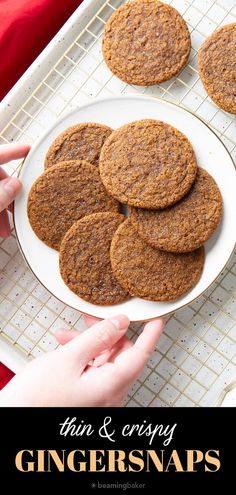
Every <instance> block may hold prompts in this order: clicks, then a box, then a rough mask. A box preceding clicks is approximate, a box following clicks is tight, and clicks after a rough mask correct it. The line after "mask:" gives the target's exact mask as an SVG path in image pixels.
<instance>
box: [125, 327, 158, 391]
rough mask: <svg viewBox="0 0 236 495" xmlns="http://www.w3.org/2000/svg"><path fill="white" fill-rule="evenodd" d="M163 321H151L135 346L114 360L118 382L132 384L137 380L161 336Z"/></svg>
mask: <svg viewBox="0 0 236 495" xmlns="http://www.w3.org/2000/svg"><path fill="white" fill-rule="evenodd" d="M163 328H164V320H163V319H160V320H153V321H150V322H149V323H147V324H146V325H145V327H144V329H143V332H142V333H141V335H140V336H139V337H138V339H137V340H136V342H135V344H134V345H133V346H132V347H131V348H130V349H128V350H126V351H125V352H123V353H121V354H120V355H119V356H118V357H117V359H116V365H117V366H118V369H119V373H120V380H125V381H126V382H129V381H130V382H132V381H134V380H136V378H138V376H139V375H140V374H141V372H142V370H143V368H144V367H145V365H146V363H147V362H148V360H149V358H150V356H151V355H152V352H153V351H154V348H155V346H156V344H157V342H158V340H159V338H160V336H161V334H162V331H163Z"/></svg>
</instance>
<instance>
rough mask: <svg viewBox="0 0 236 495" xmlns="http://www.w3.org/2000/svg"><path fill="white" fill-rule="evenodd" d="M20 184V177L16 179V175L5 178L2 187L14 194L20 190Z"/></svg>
mask: <svg viewBox="0 0 236 495" xmlns="http://www.w3.org/2000/svg"><path fill="white" fill-rule="evenodd" d="M19 185H20V181H19V179H16V178H14V177H8V178H7V179H4V180H3V181H2V187H3V188H4V189H5V191H6V192H7V193H8V194H10V195H11V196H14V195H15V193H16V192H17V191H18V190H19Z"/></svg>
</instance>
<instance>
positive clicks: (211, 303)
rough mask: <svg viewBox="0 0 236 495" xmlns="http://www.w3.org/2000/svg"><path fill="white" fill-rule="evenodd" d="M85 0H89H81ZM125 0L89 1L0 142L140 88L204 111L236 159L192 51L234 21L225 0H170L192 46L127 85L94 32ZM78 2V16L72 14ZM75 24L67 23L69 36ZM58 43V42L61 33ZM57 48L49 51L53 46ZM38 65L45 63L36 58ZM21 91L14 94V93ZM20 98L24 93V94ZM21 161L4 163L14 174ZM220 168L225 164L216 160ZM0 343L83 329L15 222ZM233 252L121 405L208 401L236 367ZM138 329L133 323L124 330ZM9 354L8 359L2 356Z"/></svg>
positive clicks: (4, 258)
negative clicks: (169, 70)
mask: <svg viewBox="0 0 236 495" xmlns="http://www.w3.org/2000/svg"><path fill="white" fill-rule="evenodd" d="M88 1H89V0H87V3H88ZM123 3H125V2H124V1H122V0H106V1H99V2H97V1H96V0H94V1H93V0H91V2H90V5H91V11H92V7H93V11H94V7H95V4H96V6H97V11H96V13H95V15H92V16H91V18H90V19H89V21H88V24H87V26H86V27H85V28H84V29H83V30H82V31H80V32H78V31H77V33H76V36H75V35H73V36H74V40H73V42H72V44H71V45H70V46H69V47H68V46H66V45H65V51H64V52H63V54H62V56H60V58H59V57H58V56H56V55H55V56H54V59H53V60H52V61H51V62H50V63H51V66H50V70H48V71H47V73H46V76H45V77H43V78H40V80H39V78H38V80H37V70H39V69H40V67H38V68H37V67H36V68H35V71H34V72H35V73H34V76H35V79H36V80H37V85H34V87H33V88H31V87H28V88H27V90H28V94H30V96H29V97H27V98H25V101H24V102H23V104H22V105H20V107H19V108H18V107H17V103H16V102H15V105H14V112H13V115H12V118H11V119H10V120H9V122H8V123H7V125H6V126H5V127H4V128H3V129H1V131H0V143H1V144H2V143H8V142H12V141H27V142H31V143H33V142H35V141H36V140H37V139H38V138H39V137H40V136H41V135H42V133H43V132H44V131H45V129H46V128H48V127H49V126H50V125H52V124H53V123H54V122H55V120H56V119H57V118H58V117H59V116H62V115H63V113H64V112H68V110H70V109H74V108H75V107H76V106H80V105H81V104H84V103H86V102H88V101H90V100H91V98H97V97H104V96H111V95H114V94H126V93H136V92H138V93H143V94H147V95H152V96H158V97H160V98H165V99H167V100H169V101H172V102H174V103H177V104H181V105H182V106H185V107H186V108H188V109H190V110H191V111H193V112H195V113H196V115H198V116H199V117H201V118H202V119H204V120H205V121H206V122H207V123H208V124H209V125H210V126H211V127H212V128H213V130H214V131H215V132H216V133H217V135H218V136H219V137H220V138H221V140H222V141H223V143H224V144H225V146H226V147H227V148H228V150H229V152H230V153H231V155H232V157H233V158H234V159H235V158H236V119H235V116H233V115H230V114H228V113H225V112H223V111H222V110H220V109H219V108H217V106H216V105H215V104H214V103H213V102H212V101H211V100H210V99H209V98H208V97H207V94H206V92H205V90H204V88H203V86H202V83H201V81H200V80H199V76H198V71H197V51H198V48H199V47H200V46H201V44H202V43H203V42H204V40H205V38H206V37H207V36H208V35H210V34H211V33H212V32H213V31H214V30H215V29H216V28H217V27H218V26H220V25H223V24H228V23H231V22H236V2H235V1H232V0H217V1H213V0H194V1H186V0H172V1H168V2H166V3H168V4H170V5H172V6H173V7H175V8H177V9H178V11H179V12H180V13H181V14H182V15H183V17H184V18H185V20H186V21H187V23H188V26H189V29H190V32H191V38H192V50H191V56H190V60H189V63H188V65H187V66H186V67H185V68H184V69H183V70H182V72H181V74H180V75H179V76H178V77H176V78H174V79H172V80H170V81H167V82H165V83H163V84H160V85H158V86H153V87H149V88H140V87H136V86H131V85H127V84H125V83H124V82H122V81H120V80H119V79H117V78H116V77H115V76H113V75H112V74H111V72H110V71H109V69H108V68H107V66H106V64H105V62H104V61H103V57H102V51H101V36H102V32H103V28H104V25H105V23H106V21H107V19H108V18H109V16H110V15H111V14H112V13H113V11H114V10H115V9H116V8H117V7H119V6H120V5H122V4H123ZM79 10H80V9H78V19H79ZM72 28H73V29H74V31H73V32H75V31H76V29H75V26H74V25H72V24H71V25H70V23H69V24H68V30H67V36H66V37H69V36H71V32H72ZM60 42H61V43H62V44H63V43H64V44H65V39H64V38H62V39H61V40H60ZM55 52H56V50H55ZM41 63H42V65H43V64H44V62H43V61H41ZM19 96H20V95H19ZM21 100H22V95H21ZM18 167H19V162H14V163H10V164H8V165H7V167H6V169H7V171H8V172H10V173H12V174H14V173H16V172H17V169H18ZM222 167H223V164H222ZM0 270H1V272H0V347H1V346H2V347H4V348H6V349H7V352H8V354H9V357H10V356H13V355H14V358H13V359H12V363H13V366H12V367H13V368H14V369H17V368H19V366H18V365H19V363H21V364H22V362H26V361H27V360H30V359H32V358H35V357H38V356H40V355H41V354H43V353H44V352H47V351H49V350H50V349H54V348H56V346H57V342H56V339H55V336H54V334H55V331H56V330H57V329H58V328H60V327H62V326H63V327H68V328H75V329H78V330H84V329H85V328H86V325H85V322H84V320H83V317H82V315H81V314H80V313H79V312H78V311H74V310H72V309H70V308H69V307H66V306H65V305H64V304H62V303H61V302H59V301H58V300H57V299H55V297H53V296H52V295H50V294H49V293H48V292H47V291H46V290H45V289H44V288H43V287H42V286H41V285H40V284H39V283H38V281H37V280H36V278H35V277H34V275H33V274H32V273H31V271H30V270H29V269H28V268H27V266H26V265H25V263H24V261H23V258H22V256H21V254H20V252H19V250H18V247H17V243H16V239H15V235H14V230H12V234H11V237H10V238H9V239H7V240H2V241H0ZM235 281H236V257H235V256H234V257H232V258H231V260H230V261H229V263H228V265H227V267H226V268H225V269H224V270H223V272H222V273H221V274H220V276H219V278H218V279H217V281H216V282H215V283H214V284H213V285H212V286H211V287H210V289H208V290H207V291H206V292H205V293H204V294H203V295H202V296H201V297H200V298H199V299H198V300H195V301H194V302H193V303H192V304H191V305H189V306H188V307H187V308H184V309H182V310H180V311H178V312H177V313H176V314H175V315H174V316H172V317H171V319H170V320H169V321H168V323H167V326H166V329H165V332H164V334H163V335H162V337H161V340H160V342H159V344H158V346H157V348H156V350H155V352H154V353H153V355H152V357H151V359H150V361H149V363H148V366H147V367H146V368H145V370H144V372H143V374H142V376H141V377H140V378H139V380H137V382H136V383H135V384H134V386H133V387H132V389H131V390H130V393H129V396H128V399H127V405H128V406H214V405H215V404H216V403H217V400H218V397H219V394H220V392H222V390H223V389H224V387H225V386H226V385H227V384H229V383H230V382H231V381H232V380H233V379H235V376H236V300H235V298H234V296H235V292H234V290H235V286H236V284H235ZM141 329H142V325H140V324H133V325H131V327H130V329H129V335H130V337H131V338H133V337H135V336H136V334H137V333H139V332H140V331H141ZM7 362H8V363H9V360H7Z"/></svg>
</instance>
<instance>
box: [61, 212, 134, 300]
mask: <svg viewBox="0 0 236 495" xmlns="http://www.w3.org/2000/svg"><path fill="white" fill-rule="evenodd" d="M124 220H125V217H124V215H121V214H118V213H95V214H93V215H88V216H86V217H84V218H82V219H81V220H79V221H78V222H76V223H75V224H74V225H73V226H72V227H71V229H70V230H69V231H68V232H67V234H66V235H65V237H64V239H63V241H62V243H61V248H60V272H61V276H62V278H63V280H64V282H65V283H66V285H67V286H68V287H69V289H71V290H72V291H73V292H75V294H77V295H78V296H79V297H81V298H82V299H85V300H86V301H89V302H91V303H93V304H100V305H110V304H117V303H120V302H123V301H124V300H126V299H128V298H129V294H128V293H127V291H126V290H125V289H123V288H122V287H121V286H120V284H119V282H118V281H117V280H116V278H115V276H114V274H113V271H112V269H111V262H110V245H111V240H112V237H113V235H114V234H115V232H116V230H117V228H118V227H119V225H120V224H121V223H122V222H123V221H124Z"/></svg>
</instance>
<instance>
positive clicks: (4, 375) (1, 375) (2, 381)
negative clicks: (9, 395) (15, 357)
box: [0, 363, 14, 390]
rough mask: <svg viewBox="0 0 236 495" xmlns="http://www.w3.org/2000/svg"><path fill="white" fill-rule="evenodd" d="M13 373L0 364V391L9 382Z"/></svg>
mask: <svg viewBox="0 0 236 495" xmlns="http://www.w3.org/2000/svg"><path fill="white" fill-rule="evenodd" d="M13 376H14V373H12V371H10V370H9V369H8V368H6V366H4V365H3V364H1V363H0V390H1V389H2V388H3V387H5V385H6V384H7V383H8V382H9V381H10V380H11V378H12V377H13Z"/></svg>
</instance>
